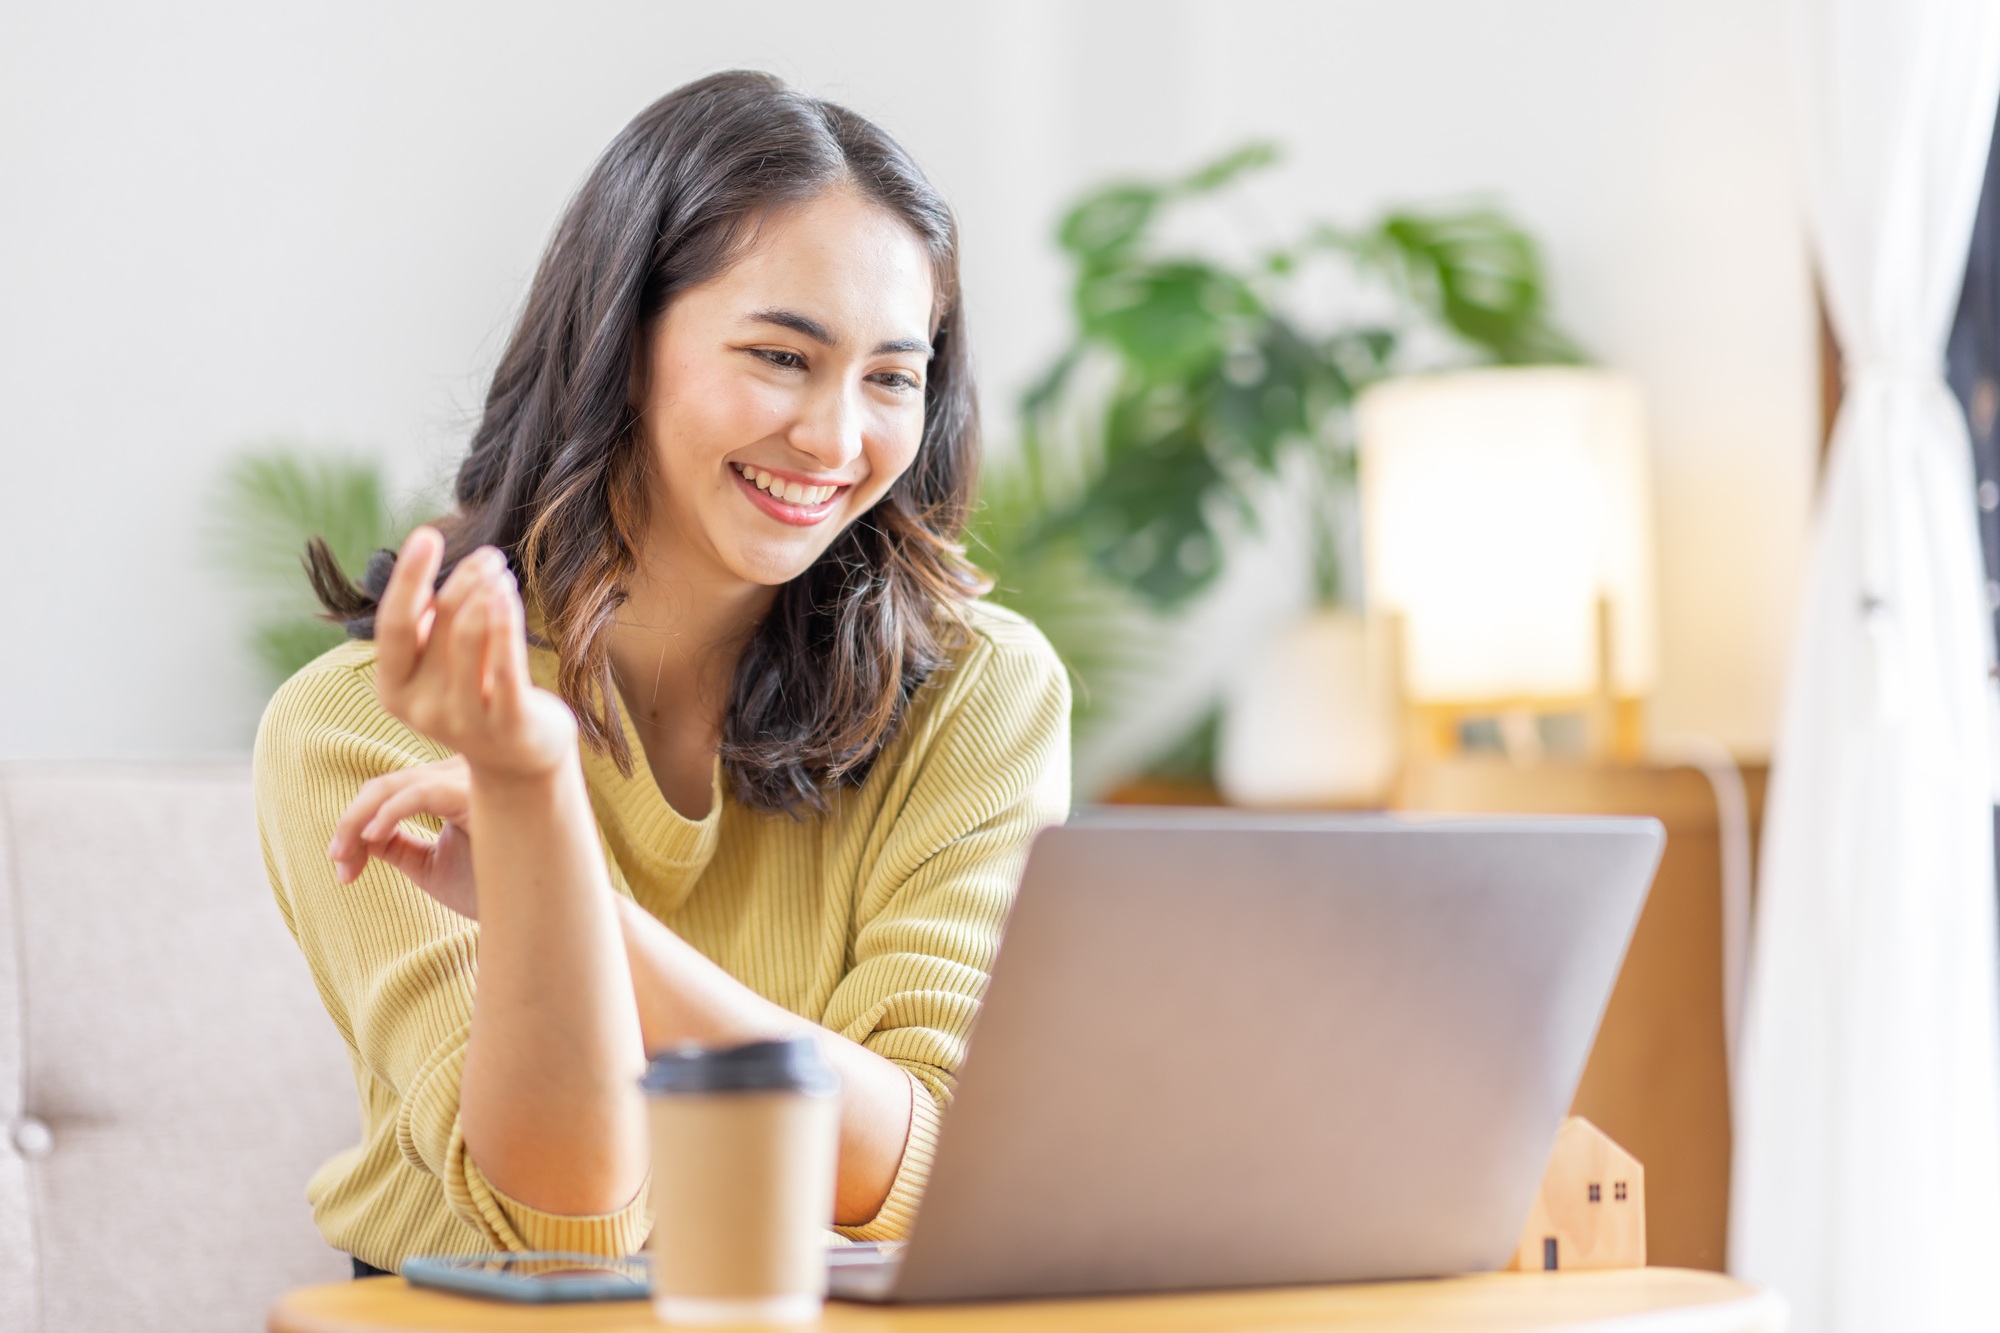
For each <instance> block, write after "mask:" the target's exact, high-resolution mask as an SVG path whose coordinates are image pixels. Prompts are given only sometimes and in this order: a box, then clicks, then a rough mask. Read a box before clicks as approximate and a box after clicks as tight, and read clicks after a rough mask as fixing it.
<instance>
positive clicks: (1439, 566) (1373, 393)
mask: <svg viewBox="0 0 2000 1333" xmlns="http://www.w3.org/2000/svg"><path fill="white" fill-rule="evenodd" d="M1357 424H1358V427H1359V433H1360V455H1361V506H1362V534H1363V542H1364V559H1365V562H1366V570H1367V590H1368V600H1369V607H1370V610H1371V611H1390V612H1396V613H1400V614H1401V616H1402V618H1403V673H1404V690H1405V692H1406V694H1407V696H1408V697H1409V699H1410V700H1411V701H1412V702H1413V703H1419V704H1460V705H1463V704H1477V703H1495V704H1506V703H1530V704H1532V703H1534V702H1537V701H1548V700H1562V699H1578V698H1587V697H1590V696H1592V695H1594V694H1597V693H1598V691H1599V684H1600V683H1599V680H1598V675H1599V661H1600V652H1599V624H1600V620H1599V608H1600V605H1603V606H1605V607H1607V608H1608V610H1609V649H1610V651H1609V659H1610V665H1611V673H1610V674H1611V679H1610V680H1609V681H1606V682H1603V683H1604V685H1606V686H1608V692H1609V693H1610V694H1611V695H1613V696H1614V697H1618V698H1641V697H1644V696H1645V695H1646V694H1648V693H1650V691H1651V688H1652V684H1653V673H1654V660H1655V645H1654V609H1653V556H1652V550H1653V538H1652V498H1651V487H1650V483H1649V468H1648V462H1647V449H1646V432H1645V408H1644V404H1643V402H1642V401H1641V398H1640V395H1639V391H1638V388H1637V386H1636V385H1634V384H1633V383H1632V381H1630V380H1629V379H1627V378H1625V377H1624V376H1621V375H1616V374H1612V373H1609V372H1606V371H1601V370H1586V369H1580V368H1573V367H1566V366H1565V367H1554V366H1534V367H1520V368H1505V369H1493V370H1470V371H1454V372H1451V373H1449V374H1441V375H1424V376H1416V377H1412V378H1408V379H1400V380H1391V381H1387V382H1385V383H1382V384H1379V385H1376V386H1374V387H1373V388H1371V389H1369V390H1368V391H1367V392H1366V393H1365V394H1363V395H1362V397H1361V401H1360V402H1359V404H1358V405H1357Z"/></svg>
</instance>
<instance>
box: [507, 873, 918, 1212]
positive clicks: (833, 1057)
mask: <svg viewBox="0 0 2000 1333" xmlns="http://www.w3.org/2000/svg"><path fill="white" fill-rule="evenodd" d="M484 901H485V898H484V890H483V889H482V891H481V903H482V910H483V904H484ZM616 903H617V910H618V918H619V925H620V926H621V927H622V929H623V933H624V942H625V956H626V959H627V961H628V965H629V968H630V972H631V977H632V991H631V994H632V995H633V997H634V998H636V1000H637V1001H638V1019H639V1024H640V1027H641V1028H642V1030H643V1032H644V1040H645V1046H646V1049H647V1050H649V1051H660V1050H665V1049H668V1048H669V1047H672V1046H676V1045H678V1044H680V1043H682V1042H700V1043H702V1044H704V1045H715V1044H721V1043H731V1042H745V1041H757V1040H760V1039H762V1038H767V1037H784V1036H790V1035H792V1034H794V1033H798V1032H810V1033H812V1034H814V1035H815V1036H817V1037H818V1038H819V1039H820V1045H821V1047H822V1048H823V1049H824V1050H825V1052H826V1055H827V1058H828V1059H829V1060H830V1061H831V1062H832V1063H833V1066H834V1068H835V1069H837V1070H839V1071H840V1085H841V1112H840V1174H839V1178H838V1181H837V1183H836V1185H835V1190H834V1220H835V1221H837V1222H839V1223H840V1224H841V1225H843V1226H858V1225H860V1224H861V1223H864V1222H867V1221H868V1220H870V1219H871V1218H873V1217H874V1216H875V1214H876V1213H878V1212H880V1211H881V1209H882V1203H883V1201H884V1200H885V1199H887V1198H888V1196H889V1187H890V1185H892V1184H893V1183H894V1182H895V1179H896V1171H897V1169H898V1168H899V1167H900V1166H901V1165H902V1162H903V1148H904V1145H905V1144H906V1143H907V1142H908V1141H909V1137H910V1115H911V1107H910V1098H911V1096H912V1095H917V1096H923V1095H927V1094H924V1093H922V1092H921V1091H919V1090H917V1089H915V1088H914V1086H913V1084H912V1083H911V1080H910V1078H909V1076H908V1075H906V1074H905V1073H904V1072H903V1071H902V1070H901V1069H899V1068H898V1067H897V1066H896V1065H894V1064H893V1063H891V1062H890V1061H888V1060H885V1059H883V1058H882V1057H881V1056H879V1055H877V1054H875V1052H873V1051H871V1050H869V1049H868V1048H867V1047H865V1046H861V1045H859V1044H857V1043H855V1042H852V1041H849V1040H848V1039H847V1038H845V1037H843V1036H840V1035H839V1034H838V1033H834V1032H829V1031H827V1030H826V1029H825V1028H823V1027H821V1026H819V1025H818V1024H817V1023H814V1022H812V1021H811V1020H809V1019H805V1018H801V1017H799V1016H798V1015H797V1014H794V1013H792V1012H791V1011H790V1010H788V1009H785V1008H783V1007H781V1006H779V1005H776V1004H773V1003H772V1002H771V1001H769V1000H767V999H765V998H764V997H763V996H761V995H759V994H757V993H756V992H755V991H753V990H751V989H750V988H749V987H748V986H745V985H744V984H743V983H742V982H740V981H738V980H736V978H734V977H732V976H730V975H729V973H727V972H725V971H724V970H723V969H722V968H721V967H719V966H718V965H716V964H715V963H714V962H712V961H711V960H710V959H709V958H707V957H706V956H705V955H703V954H702V953H701V951H700V950H698V949H696V948H695V947H694V946H693V945H691V944H689V943H688V942H687V941H686V940H684V939H682V938H681V937H680V936H678V935H676V934H674V932H673V931H671V930H669V929H668V928H667V927H666V926H664V925H662V924H661V923H660V922H659V920H658V919H657V918H655V917H654V916H652V915H651V914H650V913H648V912H647V911H646V910H645V909H644V908H642V907H640V906H639V905H638V904H637V903H635V902H632V901H631V900H630V899H627V898H618V899H617V900H616ZM481 984H482V985H484V980H483V979H482V981H481Z"/></svg>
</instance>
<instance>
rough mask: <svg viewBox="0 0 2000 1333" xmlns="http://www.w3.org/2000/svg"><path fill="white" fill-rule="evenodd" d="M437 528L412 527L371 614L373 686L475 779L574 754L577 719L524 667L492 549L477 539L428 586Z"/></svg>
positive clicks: (532, 771) (516, 772) (502, 572)
mask: <svg viewBox="0 0 2000 1333" xmlns="http://www.w3.org/2000/svg"><path fill="white" fill-rule="evenodd" d="M443 559H444V538H443V537H442V536H441V535H440V534H439V533H438V531H437V529H436V528H431V527H421V528H418V529H417V530H416V531H415V532H413V533H411V534H410V536H409V539H408V540H407V541H405V542H404V543H403V549H402V551H401V552H400V553H399V554H398V555H397V557H396V569H395V572H394V573H393V574H391V575H390V577H389V586H388V587H387V588H386V589H384V590H383V593H382V600H381V602H380V604H379V605H378V606H377V608H376V613H375V693H376V695H377V697H378V698H380V699H381V701H382V706H383V707H384V708H386V709H388V710H389V712H390V713H392V714H393V715H395V716H396V717H397V718H399V719H401V720H402V721H403V722H404V723H406V724H408V725H409V726H410V727H411V728H412V729H413V730H415V731H417V732H419V733H421V734H423V735H425V736H428V737H430V738H431V739H432V740H434V741H436V742H437V743H438V744H440V745H443V746H446V747H448V748H449V749H452V750H456V751H457V752H458V753H459V755H461V756H462V757H463V758H464V760H465V762H466V765H467V767H468V771H469V773H470V775H471V777H472V779H473V780H474V781H479V780H481V779H491V780H499V781H505V780H509V779H521V778H538V777H545V776H548V775H550V774H552V773H554V772H555V771H556V770H557V769H558V768H559V767H560V766H561V765H562V764H564V763H572V764H573V763H575V762H576V758H577V752H576V737H577V730H576V718H575V717H574V716H573V715H572V714H571V713H570V711H569V708H568V706H567V705H566V704H564V703H563V701H562V700H561V699H559V698H557V697H556V696H555V695H553V694H551V693H549V692H548V691H547V690H544V689H540V688H538V687H537V686H536V685H535V684H534V682H533V681H532V680H531V679H530V678H529V675H528V647H527V635H526V629H525V622H526V617H525V614H524V613H523V611H522V608H521V594H520V591H519V590H518V589H517V588H516V587H515V586H514V576H513V574H512V573H511V572H509V570H508V568H507V561H506V559H505V557H503V556H502V555H501V554H500V552H499V551H497V550H495V549H494V548H493V547H490V546H482V547H480V548H479V549H478V550H476V551H473V552H472V553H471V554H469V555H467V556H466V557H465V558H464V559H463V560H460V561H459V562H458V567H457V568H456V569H454V570H452V572H451V577H449V578H447V579H446V580H445V581H444V586H443V587H442V588H438V589H437V590H436V591H435V592H433V591H432V585H433V584H434V583H435V582H436V580H437V574H438V569H439V567H440V565H441V564H442V562H443Z"/></svg>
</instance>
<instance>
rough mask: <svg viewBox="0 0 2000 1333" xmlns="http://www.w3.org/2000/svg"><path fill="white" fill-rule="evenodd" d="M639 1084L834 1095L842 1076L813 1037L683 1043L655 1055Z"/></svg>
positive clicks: (656, 1089)
mask: <svg viewBox="0 0 2000 1333" xmlns="http://www.w3.org/2000/svg"><path fill="white" fill-rule="evenodd" d="M639 1086H640V1087H641V1088H643V1089H645V1091H646V1092H647V1093H648V1094H650V1095H652V1096H655V1097H660V1096H671V1095H672V1094H674V1093H678V1092H804V1093H810V1094H813V1095H816V1096H832V1095H833V1094H834V1093H836V1092H839V1091H840V1076H839V1075H838V1074H836V1073H834V1072H833V1066H832V1065H830V1064H828V1063H827V1062H826V1057H825V1056H824V1055H822V1054H820V1049H819V1043H818V1042H817V1041H815V1040H814V1039H813V1038H811V1037H805V1036H800V1037H787V1038H785V1039H784V1040H783V1041H753V1042H751V1043H749V1044H748V1045H745V1046H719V1047H711V1046H681V1047H677V1048H675V1049H674V1050H671V1051H666V1052H663V1053H661V1054H659V1055H656V1056H654V1057H653V1062H652V1063H651V1064H649V1065H647V1066H646V1076H645V1077H644V1078H642V1079H640V1080H639Z"/></svg>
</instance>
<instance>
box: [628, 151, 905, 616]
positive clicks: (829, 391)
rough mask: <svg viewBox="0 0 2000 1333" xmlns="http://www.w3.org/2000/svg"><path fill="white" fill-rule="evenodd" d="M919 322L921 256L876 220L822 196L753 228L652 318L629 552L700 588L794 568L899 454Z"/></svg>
mask: <svg viewBox="0 0 2000 1333" xmlns="http://www.w3.org/2000/svg"><path fill="white" fill-rule="evenodd" d="M930 326H931V266H930V259H929V256H928V255H927V254H926V253H925V251H924V248H923V245H922V243H921V242H920V241H919V240H918V239H917V236H916V234H915V233H914V232H913V231H911V230H910V228H909V227H908V226H906V225H905V224H904V223H903V222H901V221H900V220H898V219H897V218H896V217H895V216H893V215H892V214H890V213H888V212H885V211H884V210H883V209H882V208H880V207H879V206H877V205H875V204H873V203H870V202H868V201H866V200H864V199H862V198H860V197H859V196H858V195H856V194H854V193H853V192H851V191H849V190H845V189H836V190H834V191H832V192H830V193H827V194H824V195H821V196H820V197H819V198H817V199H814V200H812V201H811V202H809V203H806V204H803V205H800V206H799V207H797V208H795V209H792V210H790V211H788V212H785V213H782V214H778V215H776V216H774V217H771V218H769V219H767V220H766V221H765V222H764V224H763V226H762V227H761V228H760V229H759V230H758V233H757V235H756V236H755V238H754V240H753V242H752V245H751V248H750V249H749V250H748V251H747V252H746V253H745V254H743V256H742V257H741V258H739V259H738V260H737V261H736V262H735V263H734V264H732V265H730V267H729V268H727V269H726V270H724V271H723V272H722V273H721V274H719V275H717V276H716V277H714V278H711V279H710V280H709V281H707V282H705V283H702V284H701V285H700V286H698V287H691V288H689V289H687V290H686V291H684V292H682V293H680V294H679V295H678V296H676V297H675V298H674V300H673V301H672V302H671V303H670V304H669V305H668V307H667V310H666V313H665V314H664V315H662V316H661V317H660V319H659V320H658V321H657V323H656V324H655V325H654V329H653V334H652V340H651V347H650V348H649V349H648V352H647V361H646V367H645V377H644V378H645V383H644V386H643V391H642V396H641V398H640V403H639V407H640V414H641V425H640V430H641V432H642V437H643V439H644V440H645V443H646V446H647V448H648V450H649V453H650V459H651V463H652V477H651V494H650V499H651V514H652V518H651V524H650V531H649V534H648V542H649V550H648V552H647V555H648V556H649V557H651V558H654V559H657V558H658V557H662V556H664V557H665V560H666V563H667V564H668V565H669V566H670V567H672V568H674V569H675V570H676V571H677V572H679V573H680V574H682V575H683V576H687V577H692V578H694V579H696V580H697V581H702V582H707V581H709V580H710V579H722V580H730V581H741V582H746V583H752V584H760V585H765V586H775V585H777V584H780V583H784V582H786V581H787V580H789V579H793V578H796V577H797V576H798V575H799V574H801V573H803V572H804V571H805V570H806V568H807V566H809V565H811V564H812V562H813V561H814V560H815V559H817V558H818V557H819V555H820V553H821V552H822V551H824V550H826V548H827V546H828V545H829V544H831V543H832V541H833V539H834V538H835V537H836V536H838V535H839V534H840V532H841V530H842V529H844V528H845V527H846V526H847V525H848V524H849V523H852V522H853V521H854V520H855V519H856V518H858V517H859V516H860V515H862V514H863V513H865V512H867V510H868V509H869V508H870V507H871V506H873V505H874V504H875V502H876V501H878V500H880V499H881V498H882V496H883V495H884V494H885V493H886V492H887V491H888V489H889V487H890V486H891V485H892V484H893V483H894V482H895V480H896V478H897V477H899V476H901V475H902V472H903V469H905V468H907V467H908V466H909V465H910V461H911V460H912V459H913V458H915V457H916V453H917V445H918V443H919V441H920V440H921V439H922V438H923V430H924V380H925V376H926V374H927V373H928V371H929V365H930V353H931V348H930ZM650 562H651V561H650V560H649V563H650Z"/></svg>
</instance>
